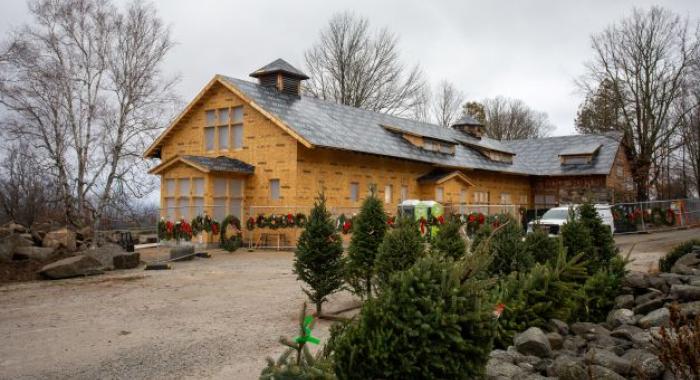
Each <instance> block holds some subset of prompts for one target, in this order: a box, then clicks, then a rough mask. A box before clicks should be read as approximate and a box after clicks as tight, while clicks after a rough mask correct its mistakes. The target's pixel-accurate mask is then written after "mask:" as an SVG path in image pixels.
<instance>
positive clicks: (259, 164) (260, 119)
mask: <svg viewBox="0 0 700 380" xmlns="http://www.w3.org/2000/svg"><path fill="white" fill-rule="evenodd" d="M241 105H243V106H244V107H243V148H242V149H238V150H233V149H229V150H226V151H211V152H207V151H205V149H204V130H203V128H204V127H205V126H206V111H207V110H210V109H218V108H225V107H237V106H241ZM296 152H297V143H296V140H295V139H294V138H292V137H291V136H289V135H288V134H287V133H286V132H284V131H283V130H282V129H280V128H279V127H278V126H276V125H275V124H273V123H272V122H271V121H269V120H268V119H267V118H265V117H264V116H263V115H261V114H260V113H259V112H257V111H256V110H254V109H252V108H251V107H249V106H247V105H244V102H243V101H242V100H241V99H240V98H239V97H237V96H236V95H234V94H233V93H231V92H230V91H229V90H228V89H226V88H224V87H223V86H221V85H219V84H216V85H214V86H213V87H212V88H211V89H210V90H209V91H208V92H207V94H205V96H204V97H202V99H201V101H200V102H199V103H198V104H196V105H195V106H194V107H193V108H192V109H191V111H190V112H189V113H188V115H186V116H185V117H184V118H183V119H182V121H181V122H180V124H179V125H178V126H176V127H175V128H173V130H172V132H171V133H170V135H169V136H168V137H167V138H166V139H165V140H164V141H163V149H162V159H163V160H164V161H165V160H168V159H169V158H171V157H173V156H174V155H184V154H189V155H198V156H210V157H216V156H228V157H232V158H236V159H239V160H241V161H244V162H246V163H249V164H251V165H254V166H255V174H254V175H252V176H248V177H246V181H245V191H244V204H243V208H244V210H243V211H244V212H243V214H244V216H243V220H245V217H246V216H248V212H249V206H250V205H272V206H282V205H287V204H290V203H294V202H295V196H296V194H295V189H296V180H297V177H296V165H297V163H296V160H294V159H293V157H296ZM193 170H194V169H193ZM186 175H191V172H187V173H181V172H179V171H177V170H172V169H170V168H168V169H167V170H166V171H165V172H164V173H163V175H162V178H182V177H181V176H186ZM213 176H223V177H227V178H232V177H234V176H236V175H235V174H226V173H218V174H215V173H212V174H210V175H209V176H205V177H207V180H206V182H205V201H204V203H205V204H207V205H209V204H212V203H213V195H214V194H213V180H212V178H213ZM271 179H279V180H280V195H281V197H280V199H279V200H277V201H272V200H271V199H270V189H269V183H270V180H271ZM164 192H165V189H164V188H161V193H162V194H163V193H164Z"/></svg>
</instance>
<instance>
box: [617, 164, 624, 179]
mask: <svg viewBox="0 0 700 380" xmlns="http://www.w3.org/2000/svg"><path fill="white" fill-rule="evenodd" d="M615 172H616V173H617V176H618V177H622V176H623V175H624V170H623V169H622V166H618V167H617V168H615Z"/></svg>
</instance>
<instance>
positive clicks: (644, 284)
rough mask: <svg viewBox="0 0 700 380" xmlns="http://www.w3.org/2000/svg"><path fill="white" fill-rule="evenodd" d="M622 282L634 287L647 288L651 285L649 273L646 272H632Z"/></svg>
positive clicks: (624, 284)
mask: <svg viewBox="0 0 700 380" xmlns="http://www.w3.org/2000/svg"><path fill="white" fill-rule="evenodd" d="M622 284H623V286H628V287H630V288H633V289H646V288H648V287H649V275H648V274H646V273H644V272H630V273H629V274H628V275H627V276H626V277H625V279H624V281H623V282H622Z"/></svg>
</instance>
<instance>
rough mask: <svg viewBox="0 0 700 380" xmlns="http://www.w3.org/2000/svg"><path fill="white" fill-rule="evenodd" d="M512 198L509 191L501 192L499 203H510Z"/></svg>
mask: <svg viewBox="0 0 700 380" xmlns="http://www.w3.org/2000/svg"><path fill="white" fill-rule="evenodd" d="M512 203H513V200H512V199H511V197H510V193H501V204H502V205H509V204H512Z"/></svg>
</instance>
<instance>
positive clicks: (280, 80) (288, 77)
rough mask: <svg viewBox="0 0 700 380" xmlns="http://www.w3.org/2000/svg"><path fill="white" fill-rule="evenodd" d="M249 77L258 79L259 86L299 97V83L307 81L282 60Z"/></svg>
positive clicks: (303, 75) (304, 76)
mask: <svg viewBox="0 0 700 380" xmlns="http://www.w3.org/2000/svg"><path fill="white" fill-rule="evenodd" d="M250 76H251V77H253V78H258V83H259V84H260V85H261V86H264V87H274V88H275V89H277V91H279V92H281V93H284V94H289V95H294V96H300V91H301V81H303V80H305V79H309V77H308V76H307V75H306V74H304V73H302V72H301V71H299V70H298V69H296V68H295V67H294V66H292V65H290V64H289V63H288V62H287V61H285V60H284V59H282V58H279V59H277V60H275V61H274V62H271V63H269V64H267V65H265V66H263V67H261V68H259V69H257V70H255V71H254V72H252V73H251V74H250Z"/></svg>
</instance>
